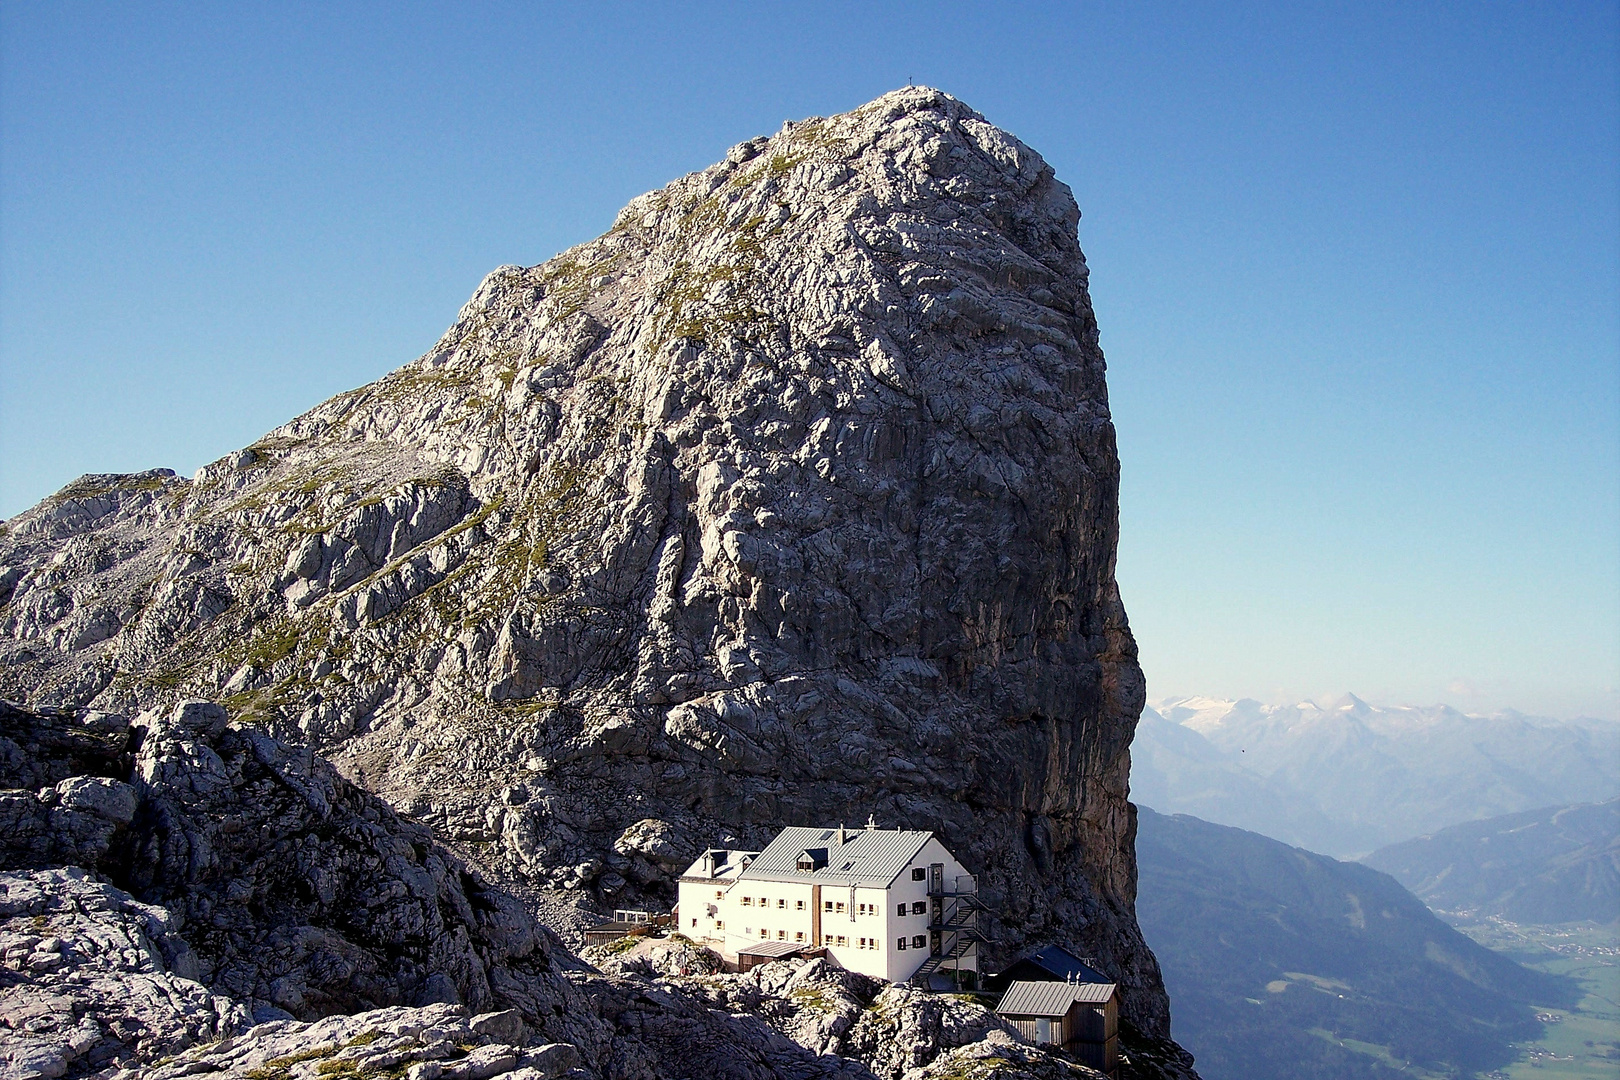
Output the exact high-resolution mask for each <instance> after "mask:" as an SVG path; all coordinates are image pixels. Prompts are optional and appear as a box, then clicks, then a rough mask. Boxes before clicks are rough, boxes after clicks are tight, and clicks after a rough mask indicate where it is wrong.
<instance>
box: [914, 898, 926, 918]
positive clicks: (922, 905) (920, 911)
mask: <svg viewBox="0 0 1620 1080" xmlns="http://www.w3.org/2000/svg"><path fill="white" fill-rule="evenodd" d="M927 912H928V904H927V902H926V901H923V900H918V901H917V902H916V903H914V904H912V905H911V913H912V914H913V915H925V914H927Z"/></svg>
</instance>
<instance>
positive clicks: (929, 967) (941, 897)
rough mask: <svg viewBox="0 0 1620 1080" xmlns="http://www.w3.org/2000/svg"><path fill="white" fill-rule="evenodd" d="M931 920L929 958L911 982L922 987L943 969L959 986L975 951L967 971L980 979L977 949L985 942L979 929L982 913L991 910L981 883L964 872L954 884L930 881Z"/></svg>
mask: <svg viewBox="0 0 1620 1080" xmlns="http://www.w3.org/2000/svg"><path fill="white" fill-rule="evenodd" d="M928 897H929V908H930V912H929V920H928V938H929V946H930V953H929V956H928V959H926V960H924V961H923V962H922V963H921V964H920V965H918V967H917V970H916V971H915V972H913V973H912V976H911V981H912V982H913V983H916V984H917V985H919V986H922V987H928V986H930V985H931V984H932V982H933V979H934V976H935V975H937V974H940V973H942V972H944V973H947V974H949V975H951V977H952V982H953V983H955V984H956V986H957V987H958V988H960V987H961V982H962V975H963V970H962V963H961V962H962V960H964V959H965V958H967V957H968V955H969V954H974V961H975V962H974V963H973V964H970V965H969V966H968V969H967V974H969V975H970V976H973V977H974V978H975V979H976V978H977V967H978V964H977V955H976V953H975V950H976V949H977V947H978V946H979V945H980V944H981V943H983V942H984V941H986V938H985V937H984V936H983V935H982V934H981V933H980V932H979V915H980V913H981V912H988V911H989V910H990V909H989V908H988V907H986V906H985V904H984V902H983V901H982V900H980V899H979V889H978V883H977V882H976V881H974V879H973V878H972V877H971V876H968V875H963V876H962V877H959V878H957V879H956V880H955V881H954V882H952V883H947V882H945V881H944V880H942V879H940V878H937V877H936V878H932V879H930V881H929V883H928Z"/></svg>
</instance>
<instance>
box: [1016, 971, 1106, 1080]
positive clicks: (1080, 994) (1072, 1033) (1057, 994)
mask: <svg viewBox="0 0 1620 1080" xmlns="http://www.w3.org/2000/svg"><path fill="white" fill-rule="evenodd" d="M996 1015H998V1016H1000V1017H1001V1018H1002V1019H1003V1020H1005V1021H1007V1023H1008V1024H1010V1025H1011V1026H1012V1027H1013V1029H1014V1030H1015V1031H1017V1032H1018V1034H1019V1035H1021V1036H1023V1037H1024V1038H1025V1039H1026V1040H1027V1041H1029V1042H1031V1043H1034V1044H1035V1045H1037V1046H1043V1045H1044V1046H1056V1047H1058V1048H1059V1049H1061V1050H1063V1051H1065V1052H1067V1053H1069V1054H1072V1055H1074V1057H1075V1058H1076V1059H1078V1060H1079V1061H1080V1062H1081V1064H1084V1065H1090V1066H1091V1067H1092V1068H1093V1069H1097V1070H1099V1071H1101V1072H1104V1073H1107V1074H1108V1075H1109V1076H1113V1075H1114V1071H1115V1069H1116V1067H1117V1066H1118V1065H1119V994H1118V992H1117V990H1116V988H1115V986H1114V984H1113V983H1076V982H1015V983H1013V984H1012V985H1011V986H1009V987H1007V992H1006V993H1005V994H1004V995H1002V998H1001V1003H1000V1004H998V1005H997V1006H996Z"/></svg>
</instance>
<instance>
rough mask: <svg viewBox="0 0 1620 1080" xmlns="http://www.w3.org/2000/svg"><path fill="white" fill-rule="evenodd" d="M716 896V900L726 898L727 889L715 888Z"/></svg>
mask: <svg viewBox="0 0 1620 1080" xmlns="http://www.w3.org/2000/svg"><path fill="white" fill-rule="evenodd" d="M714 898H715V899H716V900H724V899H725V898H726V891H725V890H724V889H716V890H714Z"/></svg>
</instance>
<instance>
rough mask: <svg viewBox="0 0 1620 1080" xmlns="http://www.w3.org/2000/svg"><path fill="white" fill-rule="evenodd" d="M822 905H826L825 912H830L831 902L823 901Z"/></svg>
mask: <svg viewBox="0 0 1620 1080" xmlns="http://www.w3.org/2000/svg"><path fill="white" fill-rule="evenodd" d="M822 903H823V904H825V905H826V907H825V908H824V910H826V911H831V910H832V901H831V900H823V901H822Z"/></svg>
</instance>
